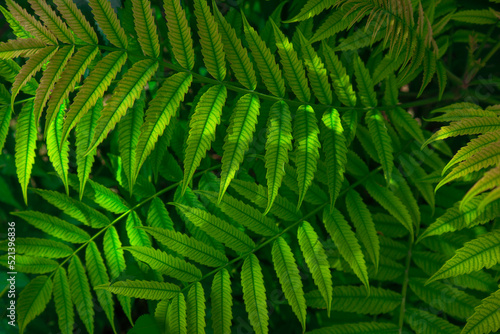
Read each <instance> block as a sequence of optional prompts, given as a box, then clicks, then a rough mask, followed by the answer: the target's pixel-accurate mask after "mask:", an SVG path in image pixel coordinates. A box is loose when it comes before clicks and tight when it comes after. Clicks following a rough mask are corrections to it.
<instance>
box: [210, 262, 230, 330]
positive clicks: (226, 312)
mask: <svg viewBox="0 0 500 334" xmlns="http://www.w3.org/2000/svg"><path fill="white" fill-rule="evenodd" d="M231 292H232V291H231V278H230V277H229V273H228V271H227V270H226V269H225V268H222V269H221V270H220V271H218V272H217V274H215V276H214V279H213V281H212V291H211V294H210V298H211V300H212V328H213V329H214V333H215V334H223V333H229V332H230V331H231V319H232V318H233V313H232V310H231V307H232V306H233V298H232V297H231Z"/></svg>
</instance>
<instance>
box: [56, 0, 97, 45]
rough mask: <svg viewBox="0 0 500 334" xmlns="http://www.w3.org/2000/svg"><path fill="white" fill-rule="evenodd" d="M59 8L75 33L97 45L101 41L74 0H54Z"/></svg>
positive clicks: (86, 41)
mask: <svg viewBox="0 0 500 334" xmlns="http://www.w3.org/2000/svg"><path fill="white" fill-rule="evenodd" d="M53 1H54V3H55V4H56V5H57V9H58V10H59V12H61V14H62V16H63V18H64V19H65V20H66V22H67V23H68V25H69V27H70V28H71V30H72V31H73V32H74V33H75V35H76V36H77V37H78V38H79V39H81V40H82V41H83V42H84V43H87V44H92V45H96V44H98V43H99V41H98V39H97V35H96V33H95V31H94V29H92V26H91V25H90V24H89V22H88V21H87V20H86V19H85V17H84V16H83V14H82V12H81V11H80V10H79V9H78V7H77V6H76V4H75V3H74V2H73V1H72V0H53Z"/></svg>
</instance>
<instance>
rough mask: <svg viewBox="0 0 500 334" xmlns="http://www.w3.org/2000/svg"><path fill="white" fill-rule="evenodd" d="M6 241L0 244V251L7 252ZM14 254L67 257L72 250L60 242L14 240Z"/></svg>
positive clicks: (27, 239)
mask: <svg viewBox="0 0 500 334" xmlns="http://www.w3.org/2000/svg"><path fill="white" fill-rule="evenodd" d="M7 249H8V240H4V241H2V242H0V250H2V251H7ZM16 253H17V254H24V255H31V256H41V257H48V258H62V257H68V256H70V255H71V254H72V253H73V249H72V248H71V247H69V246H68V245H66V244H63V243H62V242H59V241H55V240H48V239H41V238H16Z"/></svg>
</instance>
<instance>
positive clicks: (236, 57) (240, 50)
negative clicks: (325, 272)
mask: <svg viewBox="0 0 500 334" xmlns="http://www.w3.org/2000/svg"><path fill="white" fill-rule="evenodd" d="M212 4H213V5H212V7H213V10H214V13H215V20H216V22H217V24H218V27H219V29H218V30H219V34H220V37H221V39H222V44H223V46H224V51H225V53H226V57H227V60H229V63H230V64H231V68H232V70H233V72H234V76H235V77H236V79H237V80H238V82H239V83H241V84H242V85H243V86H245V87H246V88H248V89H250V90H255V87H256V86H257V79H256V77H255V71H254V68H253V64H252V62H251V61H250V57H248V52H247V50H246V49H245V48H244V47H243V46H242V45H241V40H240V39H239V38H238V36H237V34H236V31H235V30H234V28H233V27H232V26H231V25H230V24H229V23H228V22H227V20H226V18H225V17H224V16H222V14H221V12H220V11H219V10H218V8H217V4H216V3H215V2H212Z"/></svg>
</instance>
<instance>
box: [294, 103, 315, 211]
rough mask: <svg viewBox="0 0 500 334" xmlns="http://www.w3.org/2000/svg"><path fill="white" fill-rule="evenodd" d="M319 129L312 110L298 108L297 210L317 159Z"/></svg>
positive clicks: (296, 152)
mask: <svg viewBox="0 0 500 334" xmlns="http://www.w3.org/2000/svg"><path fill="white" fill-rule="evenodd" d="M318 134H319V128H318V124H317V120H316V115H315V113H314V110H313V109H312V108H311V107H310V106H300V107H299V108H298V110H297V113H296V116H295V122H294V138H295V143H296V148H295V164H296V165H297V181H298V185H299V203H298V204H297V208H299V207H300V206H301V204H302V201H303V200H304V196H305V194H306V192H307V189H308V188H309V186H310V185H311V183H312V180H313V178H314V174H315V172H316V168H317V163H318V159H319V148H320V143H319V140H318Z"/></svg>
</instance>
